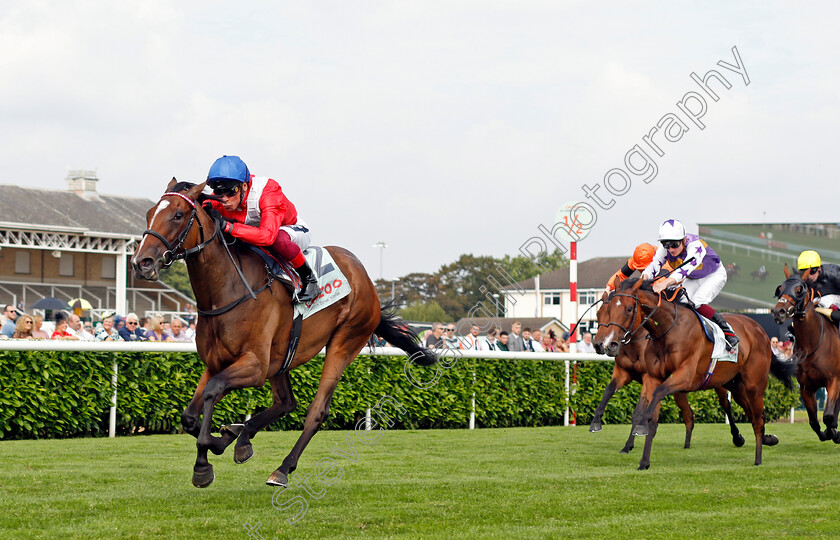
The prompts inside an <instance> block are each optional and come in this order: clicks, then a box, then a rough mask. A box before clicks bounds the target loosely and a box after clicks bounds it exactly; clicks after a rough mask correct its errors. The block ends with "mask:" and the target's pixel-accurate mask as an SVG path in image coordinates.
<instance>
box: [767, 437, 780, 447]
mask: <svg viewBox="0 0 840 540" xmlns="http://www.w3.org/2000/svg"><path fill="white" fill-rule="evenodd" d="M777 444H779V438H778V437H776V436H775V435H765V436H764V446H776V445H777Z"/></svg>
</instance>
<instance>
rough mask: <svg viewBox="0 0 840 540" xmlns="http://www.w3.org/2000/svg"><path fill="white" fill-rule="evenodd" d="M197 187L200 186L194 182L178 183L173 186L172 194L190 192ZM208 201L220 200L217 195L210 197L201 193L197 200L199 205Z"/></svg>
mask: <svg viewBox="0 0 840 540" xmlns="http://www.w3.org/2000/svg"><path fill="white" fill-rule="evenodd" d="M197 185H198V184H194V183H193V182H178V183H176V184H175V185H174V186H172V189H171V192H172V193H181V192H183V191H189V190H191V189H192V188H194V187H195V186H197ZM208 200H210V201H218V200H219V198H218V197H216V196H215V195H208V194H206V193H199V194H198V197H197V198H196V201H198V203H199V204H201V203H203V202H204V201H208Z"/></svg>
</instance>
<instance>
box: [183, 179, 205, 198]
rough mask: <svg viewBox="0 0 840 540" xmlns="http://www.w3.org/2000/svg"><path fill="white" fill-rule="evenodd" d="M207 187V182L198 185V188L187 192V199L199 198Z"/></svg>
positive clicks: (195, 187)
mask: <svg viewBox="0 0 840 540" xmlns="http://www.w3.org/2000/svg"><path fill="white" fill-rule="evenodd" d="M206 185H207V182H202V183H200V184H198V185H197V186H194V187H193V188H191V189H190V190H189V191H187V197H189V198H191V199H196V198H198V196H199V195H200V194H201V192H202V191H204V186H206Z"/></svg>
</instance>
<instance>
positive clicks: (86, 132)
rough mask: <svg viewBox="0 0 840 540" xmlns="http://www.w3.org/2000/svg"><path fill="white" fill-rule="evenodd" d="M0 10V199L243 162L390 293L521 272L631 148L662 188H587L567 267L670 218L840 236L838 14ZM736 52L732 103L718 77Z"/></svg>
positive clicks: (333, 6)
mask: <svg viewBox="0 0 840 540" xmlns="http://www.w3.org/2000/svg"><path fill="white" fill-rule="evenodd" d="M1 5H2V10H0V73H2V79H3V82H2V84H0V163H2V166H1V167H0V183H2V184H16V185H22V186H30V187H40V188H50V189H64V185H65V184H64V177H65V175H66V171H67V169H68V168H73V169H75V168H90V169H96V170H97V171H98V174H99V178H100V182H99V191H100V192H103V193H109V194H124V195H127V196H133V197H146V198H149V199H152V200H155V201H156V200H157V199H158V197H159V195H160V194H161V193H162V192H163V189H164V187H165V186H166V184H167V181H168V180H169V179H170V178H171V177H172V176H176V177H177V178H178V179H180V180H189V181H202V180H203V179H204V178H205V177H206V174H207V170H208V169H209V166H210V164H211V163H212V162H213V160H214V159H216V158H217V157H218V156H220V155H222V154H238V155H240V156H241V157H242V158H243V159H244V160H245V161H246V163H247V164H248V165H249V167H250V168H251V171H252V172H254V173H255V174H258V175H265V176H270V177H272V178H275V179H276V180H278V181H279V182H280V184H281V186H283V189H284V191H285V192H286V193H287V195H288V196H289V197H290V198H291V200H292V201H293V202H294V203H295V205H296V206H297V207H298V210H299V213H300V214H301V216H302V217H303V218H304V219H305V220H306V221H307V222H308V223H309V224H310V226H311V228H312V229H313V231H314V234H313V241H314V242H315V243H317V244H321V245H332V244H334V245H341V246H344V247H347V248H349V249H350V250H351V251H353V252H355V253H356V255H357V256H358V257H359V258H360V259H361V260H362V261H363V262H364V263H365V265H366V266H367V268H368V270H369V272H370V273H371V275H372V276H373V277H374V278H375V277H379V250H378V249H377V248H374V247H373V244H374V243H376V242H377V241H380V240H383V241H385V242H387V243H388V248H387V249H386V250H385V252H384V277H385V278H389V279H390V278H394V277H398V276H401V275H404V274H406V273H409V272H413V271H421V272H433V271H435V270H436V269H438V268H439V267H440V266H441V265H442V264H445V263H448V262H452V261H453V260H454V259H455V258H456V257H457V256H458V255H459V254H461V253H467V252H469V253H474V254H476V255H479V254H487V255H495V256H501V255H503V254H516V253H517V252H518V250H519V249H520V246H522V245H523V244H524V243H526V242H527V241H528V239H529V238H531V237H532V236H535V235H538V230H537V228H538V226H539V225H540V224H544V225H545V226H548V227H550V226H551V224H552V223H553V222H554V217H555V213H556V210H557V208H558V207H560V206H561V205H562V204H563V203H565V202H567V201H575V200H586V199H585V197H584V192H583V190H582V186H583V185H584V184H586V185H590V186H594V185H595V184H603V182H604V176H605V174H606V173H607V172H608V171H610V170H612V169H614V168H617V167H621V168H623V169H624V170H625V171H626V170H627V166H626V165H625V164H624V157H625V154H626V153H627V152H628V151H629V150H630V149H631V148H633V146H634V145H636V144H639V145H640V146H641V147H642V148H643V149H644V150H646V151H647V153H648V154H649V155H650V156H651V157H652V158H655V161H656V164H657V167H658V173H657V176H656V177H655V178H654V179H653V180H652V181H651V182H650V183H649V184H648V183H645V182H643V181H642V180H641V177H640V176H636V175H632V174H629V175H628V177H629V178H630V179H631V181H632V183H631V184H630V185H629V187H628V186H624V187H625V188H626V193H625V194H623V195H621V196H618V197H615V196H610V195H609V194H608V193H607V192H606V189H605V188H604V187H603V186H602V187H601V188H600V189H599V191H598V192H597V193H598V194H599V195H601V196H602V197H603V198H604V200H605V201H608V200H609V198H610V197H612V198H613V199H615V204H614V206H613V207H612V208H611V209H609V210H602V209H599V214H598V222H597V223H596V225H595V226H594V227H593V229H592V232H591V234H590V235H589V237H588V238H586V239H585V240H584V241H583V242H581V244H580V246H579V257H580V258H581V259H589V258H592V257H596V256H613V255H626V254H629V253H630V252H631V251H632V249H633V247H634V246H635V245H636V244H637V243H639V242H642V241H653V240H655V239H656V230H657V227H658V225H659V223H660V222H661V221H662V220H663V219H666V218H671V217H674V218H679V219H682V220H684V221H685V223H686V225H687V226H688V228H689V229H690V230H693V231H696V224H697V223H698V222H761V221H762V220H764V219H765V212H766V220H767V221H768V222H787V221H826V222H831V221H838V220H840V219H838V201H837V194H838V191H839V190H838V188H837V183H838V182H837V174H836V173H835V169H836V168H837V167H836V165H835V163H834V157H835V156H836V155H837V154H838V152H837V145H838V137H837V135H836V126H837V124H838V121H840V115H839V114H838V103H840V98H838V95H840V68H839V67H838V61H837V51H838V50H840V37H838V36H840V32H838V31H837V20H838V11H840V10H838V8H837V7H836V5H835V4H829V3H815V4H809V5H808V8H807V9H805V8H803V7H802V6H801V5H798V4H791V3H782V2H777V3H775V4H767V3H764V2H761V3H747V2H738V3H732V2H719V3H717V5H715V6H714V7H713V8H712V7H708V6H710V5H711V4H710V3H704V4H703V7H700V6H699V5H698V6H694V7H692V6H686V5H684V4H682V3H680V5H676V3H672V2H661V3H644V4H641V3H634V4H630V3H626V2H606V3H605V2H597V3H596V2H586V3H584V2H558V1H527V0H523V1H521V2H500V1H481V2H478V1H476V2H471V1H470V2H467V1H464V2H458V1H451V0H450V1H446V2H429V1H425V2H408V1H399V2H396V1H395V2H324V1H321V2H276V1H251V2H237V3H234V2H208V1H202V2H191V1H178V2H174V1H166V0H147V1H144V2H113V1H107V2H106V1H98V0H88V1H75V0H62V1H36V0H26V1H14V0H13V1H11V2H10V1H9V0H6V1H4V2H2V4H1ZM733 47H737V50H738V52H739V53H740V57H741V60H742V63H743V67H744V69H745V70H746V73H747V76H748V77H749V81H750V82H749V85H746V84H745V81H744V79H743V77H742V76H741V75H739V74H737V73H735V72H733V71H730V70H727V69H725V68H723V67H721V66H719V65H717V63H718V61H720V60H723V61H725V62H727V63H729V64H731V65H733V64H735V62H736V59H735V58H734V56H733V52H732V50H731V49H732V48H733ZM710 69H716V70H717V71H718V72H719V73H721V75H723V76H724V77H725V78H726V79H727V81H728V82H729V83H730V84H731V88H730V89H728V90H727V89H725V88H723V87H722V86H721V85H720V84H719V83H717V82H715V81H712V82H710V86H711V88H712V89H713V90H716V91H717V93H718V95H719V97H720V99H719V101H717V102H714V101H713V100H712V99H710V98H709V97H708V96H705V101H706V102H707V110H706V113H705V115H704V116H703V117H702V118H701V119H700V122H702V123H703V124H704V125H705V129H703V130H701V129H700V128H699V127H697V126H696V125H695V124H694V123H692V122H690V121H689V120H688V119H687V118H686V117H685V116H684V115H683V113H681V111H680V109H679V108H678V106H677V102H678V101H680V100H682V98H683V96H684V95H685V94H686V93H687V92H699V93H700V95H702V94H703V92H702V90H700V89H699V87H698V85H697V84H696V83H695V82H694V81H692V79H691V78H690V74H691V73H692V72H696V73H697V74H698V75H699V76H701V77H702V76H704V75H705V74H706V72H707V71H709V70H710ZM694 105H697V102H696V101H695V103H694ZM695 108H696V107H695ZM668 113H673V114H675V115H677V116H678V117H679V116H680V115H683V116H682V118H683V122H685V124H686V126H687V127H688V131H686V132H684V133H683V134H682V137H681V138H680V139H679V140H678V141H676V142H668V141H665V140H664V139H663V138H662V137H663V135H662V133H661V132H660V133H659V134H656V135H654V136H653V140H654V141H656V140H657V137H659V139H658V140H659V142H660V147H661V150H662V151H663V152H664V154H665V155H664V156H662V157H660V156H657V155H655V154H654V153H653V151H652V149H651V148H650V147H649V146H645V143H644V142H643V140H642V137H643V136H644V135H646V134H648V133H649V132H650V130H651V129H652V128H653V127H654V126H655V125H656V123H657V122H659V121H660V119H661V118H663V117H664V116H665V115H666V114H668ZM673 126H678V124H672V127H673ZM675 129H676V128H675ZM635 163H637V164H638V163H639V162H638V161H636V162H635ZM620 178H621V177H620V176H614V177H613V181H614V184H615V186H618V188H619V189H621V188H622V186H620V185H619V182H618V180H620ZM33 221H37V219H35V216H33ZM137 228H138V232H140V231H141V230H142V229H143V228H144V224H143V223H138V224H137Z"/></svg>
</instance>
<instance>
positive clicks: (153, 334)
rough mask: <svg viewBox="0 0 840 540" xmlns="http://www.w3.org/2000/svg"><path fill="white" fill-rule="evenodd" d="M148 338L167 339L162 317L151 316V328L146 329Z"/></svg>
mask: <svg viewBox="0 0 840 540" xmlns="http://www.w3.org/2000/svg"><path fill="white" fill-rule="evenodd" d="M146 338H147V339H148V340H149V341H167V336H166V335H164V333H163V326H162V325H161V320H160V317H149V328H148V330H146ZM169 341H171V339H170V340H169Z"/></svg>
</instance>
